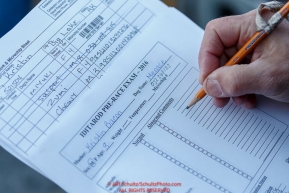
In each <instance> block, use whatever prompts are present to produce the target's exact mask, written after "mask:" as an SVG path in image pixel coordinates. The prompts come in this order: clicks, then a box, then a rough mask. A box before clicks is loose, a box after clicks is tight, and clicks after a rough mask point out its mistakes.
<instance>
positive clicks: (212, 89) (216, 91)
mask: <svg viewBox="0 0 289 193" xmlns="http://www.w3.org/2000/svg"><path fill="white" fill-rule="evenodd" d="M207 92H208V94H209V95H211V96H214V97H220V96H222V95H223V91H222V89H221V86H220V84H219V82H218V81H217V80H207Z"/></svg>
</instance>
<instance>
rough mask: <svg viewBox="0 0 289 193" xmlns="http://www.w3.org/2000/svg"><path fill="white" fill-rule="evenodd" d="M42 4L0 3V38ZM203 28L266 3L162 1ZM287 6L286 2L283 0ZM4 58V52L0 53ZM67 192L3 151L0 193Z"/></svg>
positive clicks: (0, 154)
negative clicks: (224, 17)
mask: <svg viewBox="0 0 289 193" xmlns="http://www.w3.org/2000/svg"><path fill="white" fill-rule="evenodd" d="M39 1H40V0H0V37H2V36H3V35H4V34H5V33H7V32H8V31H9V30H10V29H12V28H13V26H15V25H16V24H17V23H18V22H19V21H20V20H21V19H22V18H23V17H24V16H25V15H26V14H27V13H28V12H29V11H30V10H31V9H32V8H33V7H34V6H35V5H37V3H38V2H39ZM163 1H164V2H165V3H166V4H167V5H169V6H173V7H176V8H177V9H179V10H180V11H181V12H183V13H184V14H185V15H187V16H188V17H189V18H191V19H192V20H193V21H194V22H195V23H197V24H198V25H199V26H201V27H202V28H204V27H205V26H206V23H207V22H208V21H210V20H211V19H214V18H218V17H222V16H228V15H235V14H242V13H245V12H248V11H250V10H252V9H254V8H256V7H257V6H258V5H259V4H260V3H262V2H265V1H266V0H263V1H261V0H163ZM283 2H285V0H283ZM0 54H1V52H0ZM63 192H64V191H63V190H62V189H61V188H59V187H58V186H57V185H55V184H54V183H53V182H51V181H49V180H48V179H46V178H45V177H43V176H42V175H40V174H38V173H37V172H35V171H34V170H32V169H31V168H29V167H28V166H26V165H25V164H23V163H22V162H20V161H18V160H17V159H16V158H14V157H13V156H11V155H10V154H9V153H7V152H6V151H5V150H3V149H2V148H1V147H0V193H63Z"/></svg>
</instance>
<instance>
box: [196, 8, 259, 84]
mask: <svg viewBox="0 0 289 193" xmlns="http://www.w3.org/2000/svg"><path fill="white" fill-rule="evenodd" d="M254 18H255V11H252V12H249V13H247V14H245V15H241V16H231V17H225V18H220V19H216V20H213V21H211V22H209V23H208V25H207V27H206V30H205V34H204V38H203V41H202V45H201V48H200V53H199V66H200V76H199V82H200V83H201V84H203V82H204V80H205V78H206V77H207V76H208V75H209V74H210V73H211V72H213V71H214V70H215V69H217V68H219V67H220V65H223V64H224V63H225V62H226V60H227V59H228V57H231V56H232V55H233V53H235V52H236V50H237V49H238V48H240V47H241V46H242V45H244V44H245V43H246V41H247V40H249V39H250V38H251V36H252V35H253V34H254V33H255V25H254ZM224 53H225V54H227V57H226V56H225V55H224Z"/></svg>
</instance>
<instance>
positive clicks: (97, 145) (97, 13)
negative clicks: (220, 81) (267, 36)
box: [0, 0, 289, 193]
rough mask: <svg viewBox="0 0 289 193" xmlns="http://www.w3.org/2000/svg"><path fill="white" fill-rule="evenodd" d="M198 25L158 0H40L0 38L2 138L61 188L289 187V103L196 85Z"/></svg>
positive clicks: (189, 190)
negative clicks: (219, 97) (226, 95)
mask: <svg viewBox="0 0 289 193" xmlns="http://www.w3.org/2000/svg"><path fill="white" fill-rule="evenodd" d="M202 35H203V30H202V29H200V28H199V27H198V26H196V25H195V24H194V23H193V22H191V21H190V20H189V19H187V18H186V17H185V16H183V15H182V14H181V13H179V12H178V11H177V10H175V9H173V8H168V7H166V6H165V5H164V4H162V3H161V2H159V1H155V0H42V1H41V2H40V4H39V5H38V6H37V7H36V8H35V9H34V10H33V11H32V12H31V13H30V14H28V15H27V16H26V17H25V18H24V19H23V21H21V22H20V23H19V24H18V25H17V26H16V27H15V28H14V29H13V30H11V31H10V32H9V33H8V34H7V35H5V36H4V37H3V38H2V39H1V40H0V48H1V56H0V144H1V146H3V147H4V148H5V149H6V150H7V151H9V152H10V153H11V154H13V155H14V156H16V157H17V158H19V159H20V160H22V161H23V162H25V163H26V164H28V165H29V166H30V167H32V168H33V169H35V170H37V171H38V172H40V173H41V174H43V175H44V176H46V177H47V178H49V179H51V180H52V181H54V182H55V183H57V184H58V185H59V186H61V187H62V188H63V189H64V190H66V191H67V192H76V193H78V192H87V193H90V192H97V193H99V192H100V193H102V192H103V193H106V192H107V193H117V192H177V193H180V192H184V193H185V192H186V193H204V192H210V193H211V192H212V193H215V192H216V193H218V192H225V193H233V192H234V193H235V192H236V193H241V192H242V193H243V192H244V193H249V192H254V193H258V192H268V193H269V192H271V193H273V192H274V193H279V192H280V193H281V192H282V193H287V192H289V178H288V174H289V153H288V152H289V151H288V150H289V131H288V125H289V121H288V116H289V113H288V112H289V111H288V110H289V105H288V104H282V103H278V102H274V101H271V100H269V99H266V98H263V97H258V99H259V103H258V105H257V107H256V108H254V109H251V110H248V109H246V108H244V107H242V106H238V105H235V104H234V103H232V102H231V103H229V104H228V105H227V106H226V107H224V108H222V109H219V108H216V107H215V106H213V104H212V101H211V98H210V97H206V98H205V99H204V100H202V101H201V102H199V103H198V104H196V105H195V106H193V107H192V108H190V109H186V105H187V104H188V103H189V101H190V100H191V98H192V97H193V96H194V94H195V92H196V91H197V90H198V89H199V88H200V87H201V86H200V85H199V83H198V81H197V78H198V75H199V70H198V61H197V58H198V51H199V47H200V43H201V40H202Z"/></svg>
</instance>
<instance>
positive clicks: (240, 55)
mask: <svg viewBox="0 0 289 193" xmlns="http://www.w3.org/2000/svg"><path fill="white" fill-rule="evenodd" d="M288 13H289V2H287V3H286V4H285V5H284V6H283V7H282V8H281V9H280V10H279V11H278V12H277V13H275V14H280V15H281V17H283V18H285V17H287V15H288ZM273 17H274V16H273ZM267 35H268V34H267V33H266V32H265V30H261V31H259V32H256V33H255V35H254V36H253V37H252V38H251V39H250V40H249V41H248V42H247V43H246V44H245V45H244V46H243V47H242V48H241V49H240V50H239V51H238V52H237V53H236V54H235V55H234V56H233V57H232V58H231V59H230V60H229V61H228V62H227V63H226V64H225V66H232V65H235V64H238V63H240V62H241V61H242V60H243V59H244V57H245V56H247V55H248V54H249V53H250V52H251V51H252V50H253V49H254V48H255V47H256V46H257V45H258V44H259V43H260V42H261V41H262V40H263V39H264V38H265V37H267ZM206 95H207V94H206V92H205V91H204V89H203V88H201V89H200V90H199V91H198V92H197V93H196V95H195V97H194V98H193V99H192V100H191V102H190V103H189V104H188V106H187V109H189V108H190V107H191V106H193V105H195V104H196V103H197V102H198V101H200V100H201V99H202V98H204V97H205V96H206Z"/></svg>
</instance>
